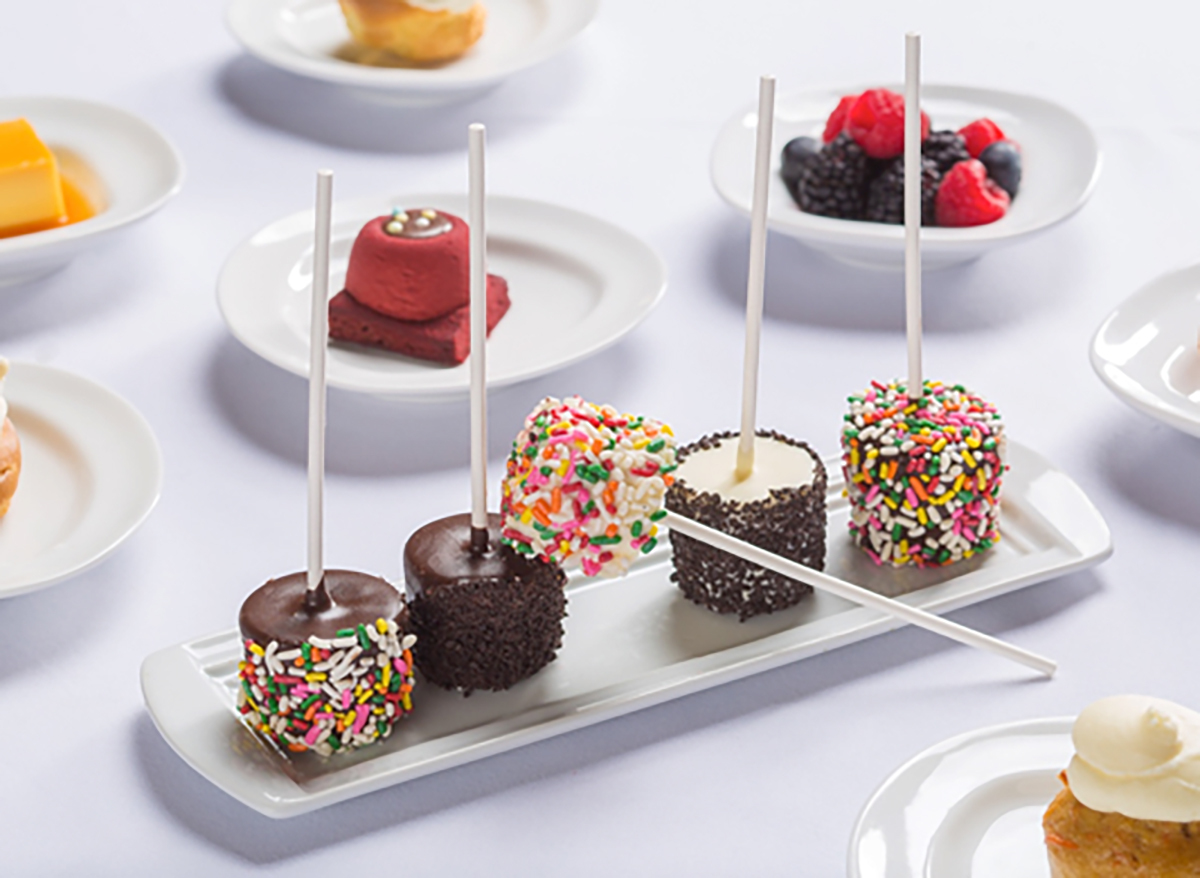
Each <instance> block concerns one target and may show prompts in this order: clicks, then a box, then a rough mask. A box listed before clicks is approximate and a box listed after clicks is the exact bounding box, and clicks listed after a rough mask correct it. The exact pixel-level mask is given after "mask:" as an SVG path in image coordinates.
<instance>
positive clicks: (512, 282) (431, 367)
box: [217, 193, 667, 400]
mask: <svg viewBox="0 0 1200 878" xmlns="http://www.w3.org/2000/svg"><path fill="white" fill-rule="evenodd" d="M393 207H408V208H413V207H434V208H438V209H440V210H444V211H447V212H449V213H453V214H457V215H459V216H465V215H466V211H467V204H466V197H465V196H463V195H447V194H428V193H426V194H417V195H396V196H392V197H379V196H370V197H366V198H359V199H355V200H353V201H345V202H339V203H338V204H335V205H334V208H333V242H332V255H331V272H330V284H329V286H330V294H331V295H333V294H336V293H337V292H338V291H339V290H341V288H342V282H343V280H344V279H345V277H346V264H347V262H348V260H349V257H350V248H351V246H352V245H353V244H354V239H355V237H357V235H358V232H359V229H361V228H362V227H363V225H364V224H365V223H366V222H367V221H368V220H369V219H371V218H372V217H376V216H381V215H383V214H387V213H390V212H391V210H392V208H393ZM487 223H488V271H489V272H490V273H492V274H498V275H500V276H501V277H503V278H505V279H506V280H507V281H508V289H509V295H510V297H511V298H512V307H511V308H510V309H509V311H508V313H507V314H506V315H505V316H504V319H503V320H501V321H500V323H499V324H497V325H496V328H495V329H494V330H492V334H491V337H490V338H489V339H488V348H487V352H488V363H487V366H488V385H489V386H490V387H501V386H503V385H506V384H513V383H515V382H518V381H524V380H526V379H528V378H533V377H535V376H537V375H543V374H545V373H547V372H552V371H554V370H556V369H561V368H563V367H564V366H567V365H570V364H571V363H576V362H578V361H580V360H583V359H585V358H587V357H590V356H591V355H593V354H595V353H597V352H599V351H601V350H603V349H604V348H606V347H608V346H609V345H611V344H613V343H614V342H616V341H617V340H618V339H619V338H621V337H622V336H623V335H625V334H626V333H628V332H629V331H630V330H632V329H633V328H634V327H635V326H637V325H638V323H640V322H641V321H642V319H643V318H645V316H646V315H647V314H649V313H650V310H651V309H652V308H653V307H654V306H655V305H656V304H657V303H658V301H659V299H660V298H661V297H662V294H663V292H664V290H665V289H666V282H667V281H666V268H665V267H664V265H663V262H662V260H661V259H660V258H659V257H658V255H657V254H656V253H655V252H654V251H653V250H652V249H650V247H649V246H648V245H646V244H645V243H643V242H642V241H641V240H639V239H638V238H635V237H634V236H633V235H632V234H630V233H629V232H627V231H625V230H624V229H621V228H618V227H617V226H614V225H612V224H611V223H607V222H605V221H604V220H600V219H597V218H596V217H593V216H589V215H587V214H584V213H579V212H578V211H574V210H569V209H567V208H565V207H557V206H555V205H552V204H546V203H544V202H540V201H529V200H526V199H523V198H510V197H507V196H503V195H497V196H490V197H489V198H488V207H487ZM312 237H313V212H312V211H311V210H309V211H304V212H302V213H297V214H293V215H292V216H289V217H285V218H284V219H281V220H277V221H276V222H273V223H271V224H270V225H269V226H267V227H266V228H264V229H262V230H261V231H260V232H258V233H257V234H255V235H254V236H252V237H251V238H250V239H249V240H247V241H245V242H243V243H242V244H240V245H239V246H238V247H237V248H236V249H235V250H234V251H233V253H231V254H230V256H229V258H228V259H227V260H226V262H225V266H224V268H223V269H222V270H221V276H220V278H219V279H218V281H217V300H218V302H219V304H220V307H221V313H222V315H224V317H225V322H226V323H228V324H229V328H230V330H231V331H232V332H233V334H234V335H235V336H236V337H237V338H238V340H239V341H241V342H242V343H243V344H244V345H246V347H248V348H250V350H252V351H254V352H255V353H256V354H258V355H259V356H261V357H263V358H264V359H266V360H269V361H270V362H272V363H274V364H275V365H277V366H281V367H282V368H284V369H287V370H288V371H290V372H294V373H296V374H297V375H302V376H306V377H307V375H308V347H309V341H308V340H309V334H308V321H309V304H308V303H309V299H310V296H311V290H312ZM326 369H327V373H326V374H327V379H328V381H329V384H330V385H332V386H334V387H341V388H343V389H346V390H357V391H361V392H363V393H370V394H374V395H377V396H385V397H397V398H407V399H428V400H436V399H447V398H451V397H456V396H461V395H465V394H467V393H468V391H469V390H470V374H469V372H468V366H467V364H466V363H462V364H460V365H458V366H443V365H439V364H436V363H430V362H427V361H423V360H416V359H413V358H411V357H405V356H401V355H399V354H392V353H389V352H387V351H372V350H368V349H365V348H360V347H356V346H342V345H338V344H334V345H331V346H330V349H329V359H328V363H327V366H326Z"/></svg>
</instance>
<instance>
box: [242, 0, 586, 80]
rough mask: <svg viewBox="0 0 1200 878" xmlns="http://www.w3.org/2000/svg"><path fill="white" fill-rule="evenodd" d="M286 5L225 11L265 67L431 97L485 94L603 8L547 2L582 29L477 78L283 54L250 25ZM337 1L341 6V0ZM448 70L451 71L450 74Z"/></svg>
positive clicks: (278, 0)
mask: <svg viewBox="0 0 1200 878" xmlns="http://www.w3.org/2000/svg"><path fill="white" fill-rule="evenodd" d="M287 2H288V0H266V2H265V3H264V2H263V0H230V2H229V3H228V5H227V6H226V7H225V25H226V29H227V30H228V31H229V32H230V34H231V35H232V36H233V38H234V39H235V40H237V42H238V44H239V45H240V46H241V47H242V48H243V49H244V50H245V51H246V52H248V53H249V54H251V55H253V56H254V57H255V58H257V59H258V60H260V61H262V62H263V63H264V64H269V65H270V66H272V67H275V68H276V69H280V70H286V71H288V72H290V73H293V74H295V75H297V76H303V77H305V78H306V79H313V80H317V81H319V82H326V83H330V84H334V85H339V86H351V87H357V88H367V89H371V90H373V91H381V92H390V93H394V94H404V93H411V94H414V95H430V96H432V95H452V94H453V93H455V92H473V91H477V90H480V89H484V88H487V87H488V86H491V85H495V84H499V82H501V81H502V80H504V79H507V78H508V77H509V76H512V75H513V74H515V73H519V72H520V71H522V70H526V69H528V68H530V67H533V66H536V65H538V64H540V63H542V62H543V61H546V60H548V59H550V58H551V57H553V56H554V55H556V54H558V53H559V52H561V51H563V50H564V49H565V48H566V47H567V46H568V45H569V44H570V43H571V42H572V41H573V40H574V39H576V38H577V37H578V36H579V35H580V34H582V33H583V32H584V31H585V30H587V28H588V27H590V26H591V24H592V22H594V21H595V20H596V15H597V13H598V12H599V9H600V0H543V2H544V3H545V4H546V7H547V9H549V10H552V12H551V14H554V12H553V11H554V10H564V9H565V10H569V11H568V12H567V13H566V14H568V15H571V16H572V17H575V18H577V19H578V24H577V26H575V27H572V28H570V29H568V30H567V32H565V33H564V34H563V35H561V37H560V38H558V39H556V40H554V41H552V42H550V43H549V44H547V45H545V46H543V47H541V49H540V50H539V51H535V52H531V53H528V54H523V55H522V56H521V57H520V59H519V60H516V61H510V62H509V63H507V64H505V65H502V66H500V67H498V68H496V69H494V70H491V71H485V72H483V73H477V74H475V75H473V76H471V75H468V76H462V75H458V76H455V75H454V74H453V72H452V70H453V63H454V62H453V61H451V62H449V63H448V65H447V66H443V67H435V68H430V69H409V68H381V67H371V66H368V65H361V64H352V63H349V62H340V61H335V60H331V59H328V58H323V57H319V56H310V55H308V54H305V53H303V52H300V51H298V50H295V49H294V48H293V47H291V46H287V48H285V49H279V48H277V47H276V46H274V45H273V43H274V42H276V41H279V42H281V43H282V42H283V40H282V37H281V36H280V34H279V31H278V29H277V27H269V28H268V32H269V36H265V35H264V33H259V32H257V31H248V30H247V26H248V23H249V22H250V21H251V20H253V21H255V22H257V21H258V20H259V19H260V18H261V19H264V20H265V19H266V18H267V17H268V16H272V17H273V16H277V15H278V12H279V9H281V8H282V7H283V6H285V5H286V4H287ZM334 2H335V3H336V0H334ZM250 27H251V28H252V27H253V26H252V25H251V26H250ZM285 45H286V44H285ZM531 45H536V43H534V44H531ZM448 70H449V71H451V72H450V73H449V74H448V73H447V71H448Z"/></svg>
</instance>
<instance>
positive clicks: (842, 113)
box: [821, 95, 858, 143]
mask: <svg viewBox="0 0 1200 878" xmlns="http://www.w3.org/2000/svg"><path fill="white" fill-rule="evenodd" d="M857 100H858V95H846V96H845V97H844V98H842V99H841V100H840V101H838V105H837V106H836V107H834V108H833V112H832V113H830V114H829V121H828V122H826V123H825V133H824V134H822V135H821V139H822V140H824V141H825V142H826V143H832V142H833V138H835V137H837V136H838V135H839V134H841V133H842V129H844V128H845V127H846V116H848V115H849V114H850V107H852V106H853V105H854V102H855V101H857Z"/></svg>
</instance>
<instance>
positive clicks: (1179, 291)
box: [1091, 265, 1200, 436]
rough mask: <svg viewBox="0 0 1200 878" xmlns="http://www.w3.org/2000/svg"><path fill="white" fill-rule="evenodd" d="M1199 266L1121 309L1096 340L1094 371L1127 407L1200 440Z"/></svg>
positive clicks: (1167, 278)
mask: <svg viewBox="0 0 1200 878" xmlns="http://www.w3.org/2000/svg"><path fill="white" fill-rule="evenodd" d="M1198 330H1200V265H1193V266H1191V267H1190V268H1184V269H1182V270H1179V271H1173V272H1170V273H1168V274H1164V275H1162V276H1161V277H1159V278H1156V279H1155V280H1153V281H1151V282H1150V283H1148V284H1147V285H1146V286H1144V287H1142V288H1141V289H1140V290H1138V291H1137V292H1136V293H1134V294H1133V295H1132V296H1130V297H1129V298H1128V299H1126V300H1125V301H1124V302H1122V303H1121V304H1120V305H1118V306H1117V308H1116V310H1114V311H1113V312H1112V313H1111V314H1109V315H1108V317H1106V318H1105V319H1104V322H1103V323H1101V324H1100V328H1099V329H1098V330H1097V331H1096V335H1095V336H1094V337H1093V338H1092V350H1091V360H1092V368H1093V369H1095V370H1096V374H1097V375H1099V376H1100V380H1101V381H1103V382H1104V383H1105V384H1107V385H1108V388H1109V389H1110V390H1111V391H1112V392H1113V393H1115V394H1116V395H1117V396H1119V397H1120V398H1121V399H1123V400H1125V402H1127V403H1129V404H1130V405H1131V406H1133V407H1134V408H1135V409H1137V410H1138V411H1140V412H1144V413H1146V414H1148V415H1150V417H1152V418H1156V419H1157V420H1160V421H1162V422H1163V423H1165V424H1169V425H1170V426H1172V427H1174V428H1175V429H1177V430H1182V431H1183V432H1185V433H1190V434H1191V435H1193V436H1200V351H1198V350H1197V345H1196V341H1197V331H1198Z"/></svg>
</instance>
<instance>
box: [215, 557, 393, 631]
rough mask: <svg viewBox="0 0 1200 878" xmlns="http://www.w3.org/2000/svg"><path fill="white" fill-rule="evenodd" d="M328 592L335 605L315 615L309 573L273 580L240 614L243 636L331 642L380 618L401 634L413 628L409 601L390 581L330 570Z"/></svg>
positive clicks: (262, 588) (356, 573) (261, 589)
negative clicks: (406, 605)
mask: <svg viewBox="0 0 1200 878" xmlns="http://www.w3.org/2000/svg"><path fill="white" fill-rule="evenodd" d="M325 589H326V591H327V592H328V595H329V605H328V606H327V607H325V608H324V609H317V610H314V609H311V608H310V607H309V605H308V602H306V600H305V598H306V596H307V594H308V574H307V573H305V572H303V571H301V572H300V573H289V574H287V575H286V576H281V577H279V578H278V579H272V580H269V581H268V582H267V583H265V584H264V585H261V586H259V587H258V588H257V589H255V590H254V591H253V592H252V593H251V594H250V597H248V598H246V600H245V602H244V603H243V604H242V611H241V613H239V614H238V627H240V628H241V630H242V636H243V637H247V638H249V639H251V640H253V641H255V642H256V643H260V644H267V643H270V642H271V641H272V640H277V641H279V642H280V643H281V644H300V643H304V642H305V641H307V640H308V638H309V637H311V636H312V635H314V634H315V635H317V636H318V637H323V638H325V639H327V640H331V639H333V638H334V637H336V636H337V632H338V631H339V630H341V629H343V628H353V627H354V626H355V625H357V624H359V623H362V624H364V625H367V624H370V623H373V622H374V621H375V620H376V619H395V620H396V624H398V625H399V626H400V628H401V630H404V629H405V628H406V627H407V626H406V624H405V623H406V622H407V613H406V611H405V608H404V599H403V598H402V597H401V595H400V592H399V591H397V590H396V589H395V588H394V587H393V586H392V585H390V584H389V583H388V582H387V580H385V579H380V578H379V577H378V576H371V575H370V574H367V573H358V572H356V571H354V570H326V571H325Z"/></svg>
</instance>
